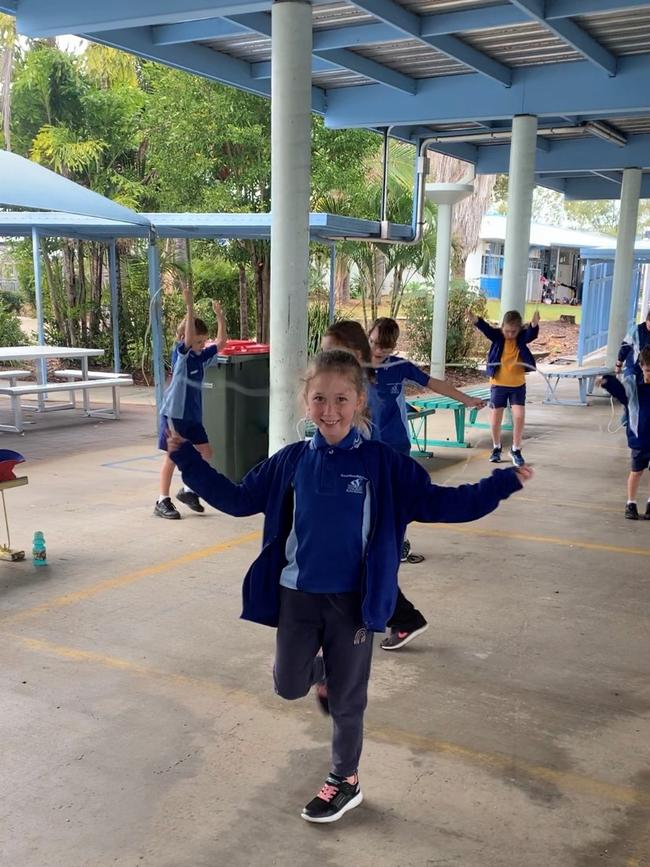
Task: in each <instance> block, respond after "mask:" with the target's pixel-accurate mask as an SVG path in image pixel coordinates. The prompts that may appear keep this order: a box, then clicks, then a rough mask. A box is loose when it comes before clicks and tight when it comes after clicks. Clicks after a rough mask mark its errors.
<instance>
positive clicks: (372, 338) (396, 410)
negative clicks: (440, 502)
mask: <svg viewBox="0 0 650 867" xmlns="http://www.w3.org/2000/svg"><path fill="white" fill-rule="evenodd" d="M368 340H369V343H370V351H371V353H372V361H373V365H374V367H375V382H374V385H373V386H372V389H373V390H374V391H375V392H376V395H377V397H376V400H377V404H378V406H379V408H380V411H379V415H378V418H377V419H376V423H377V425H378V426H379V439H380V440H381V441H382V442H384V443H388V445H389V446H392V447H393V448H394V449H396V450H397V451H398V452H401V454H404V455H410V453H411V437H410V436H409V430H408V421H407V406H406V396H405V393H404V387H405V385H406V383H407V382H414V383H416V384H417V385H422V386H425V387H426V388H430V389H431V391H435V392H437V393H438V394H444V395H445V396H446V397H452V398H454V399H455V400H459V401H460V402H461V403H464V404H465V406H468V407H471V408H475V407H479V408H480V407H482V406H485V403H484V401H482V400H481V399H480V398H477V397H471V396H470V395H468V394H465V393H464V392H462V391H459V390H458V389H457V388H454V387H453V385H449V384H448V383H446V382H445V381H444V380H442V379H435V378H434V377H432V376H429V374H428V373H425V372H424V371H423V370H421V369H420V368H419V367H417V366H416V365H415V364H413V363H412V362H411V361H407V360H406V359H404V358H400V357H399V356H398V355H393V352H394V351H395V347H396V346H397V341H398V340H399V325H398V324H397V322H396V321H395V320H394V319H390V318H389V317H387V316H382V317H380V318H379V319H375V321H374V322H373V323H372V325H371V326H370V329H369V331H368ZM410 552H411V543H410V542H409V540H408V539H404V544H403V547H402V557H401V560H402V562H403V563H404V562H409V559H411V560H412V561H413V562H420V561H421V560H422V559H424V558H422V557H420V556H418V555H413V554H411V553H410ZM388 627H389V630H390V632H389V635H388V637H387V638H386V639H385V640H384V641H382V643H381V649H382V650H401V648H403V647H406V645H407V644H409V643H410V642H411V641H413V639H414V638H417V636H418V635H421V634H422V633H423V632H424V631H425V630H426V629H428V628H429V624H428V623H427V620H426V618H425V616H424V614H422V612H421V611H419V610H418V609H417V608H416V607H415V605H413V603H412V602H411V601H410V600H409V599H407V598H406V596H404V594H403V593H402V591H401V590H399V592H398V596H397V604H396V606H395V613H394V614H393V616H392V618H391V619H390V621H389V623H388Z"/></svg>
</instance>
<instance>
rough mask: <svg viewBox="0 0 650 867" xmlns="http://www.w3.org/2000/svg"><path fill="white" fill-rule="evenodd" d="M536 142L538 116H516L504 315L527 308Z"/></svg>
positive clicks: (512, 151) (510, 183) (502, 310)
mask: <svg viewBox="0 0 650 867" xmlns="http://www.w3.org/2000/svg"><path fill="white" fill-rule="evenodd" d="M536 146H537V118H536V117H533V116H532V115H528V114H524V115H517V116H516V117H513V119H512V141H511V144H510V167H509V170H508V172H509V177H508V215H507V218H506V242H505V248H504V260H503V281H502V286H501V315H503V314H504V313H506V312H507V311H508V310H518V311H519V312H520V313H521V314H522V316H523V315H524V312H525V309H526V278H527V275H528V258H529V248H530V218H531V215H532V210H533V189H534V187H535V150H536Z"/></svg>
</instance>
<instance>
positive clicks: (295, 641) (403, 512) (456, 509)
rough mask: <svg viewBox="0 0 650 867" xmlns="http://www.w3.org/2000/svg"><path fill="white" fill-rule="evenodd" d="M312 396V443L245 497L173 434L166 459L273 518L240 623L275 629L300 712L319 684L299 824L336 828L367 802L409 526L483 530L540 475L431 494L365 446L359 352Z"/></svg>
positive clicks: (245, 483) (248, 509) (248, 480)
mask: <svg viewBox="0 0 650 867" xmlns="http://www.w3.org/2000/svg"><path fill="white" fill-rule="evenodd" d="M303 396H304V400H305V406H306V412H307V415H308V416H309V417H310V418H311V420H312V421H313V422H314V424H315V425H316V427H317V428H318V431H317V433H316V434H315V436H314V437H313V439H311V440H310V441H308V442H298V443H293V444H292V445H288V446H286V447H285V448H283V449H281V450H280V451H279V452H277V453H276V454H274V455H273V456H272V457H270V458H269V459H268V460H266V461H263V462H262V463H261V464H259V465H258V466H257V467H255V469H253V470H251V471H250V472H249V473H248V474H247V475H246V476H245V477H244V479H243V480H242V482H241V484H239V485H237V484H235V483H233V482H231V481H230V480H229V479H227V478H226V477H225V476H223V475H221V474H220V473H218V472H217V471H216V470H214V469H212V468H211V467H210V466H209V465H208V464H206V462H205V461H204V460H203V458H202V457H201V455H200V454H199V453H198V452H197V450H196V449H195V448H194V447H193V446H192V444H191V443H188V442H186V441H185V440H184V439H183V437H181V436H180V435H179V434H177V433H170V435H169V437H168V447H169V453H170V456H171V458H172V460H173V461H174V462H175V463H176V465H177V466H178V467H179V468H180V470H181V471H182V473H183V480H184V481H185V483H186V484H189V485H190V486H191V488H192V490H195V491H196V492H197V493H198V494H199V495H200V496H201V497H203V499H204V500H205V501H206V502H208V503H209V504H210V505H212V506H214V507H215V508H217V509H221V510H222V511H224V512H226V513H228V514H230V515H235V516H246V515H254V514H256V513H258V512H263V513H264V516H265V518H264V534H263V535H264V538H263V548H262V552H261V553H260V555H259V557H258V558H257V559H256V560H255V562H254V563H253V565H252V566H251V567H250V569H249V571H248V574H247V575H246V578H245V579H244V587H243V613H242V617H243V618H244V619H246V620H252V621H254V622H256V623H262V624H266V625H268V626H273V627H277V638H276V658H275V666H274V684H275V690H276V692H277V694H278V695H280V696H282V697H283V698H286V699H289V700H294V699H298V698H301V697H302V696H305V695H306V694H307V693H308V692H309V690H310V689H311V687H312V686H314V685H317V698H318V700H319V704H320V705H321V707H322V708H323V709H324V710H325V711H326V712H328V713H329V714H330V715H331V717H332V725H333V734H332V761H331V770H330V773H329V774H328V776H327V778H326V780H325V783H324V785H323V786H322V788H321V789H320V791H319V792H318V794H317V795H316V797H315V798H313V799H312V800H311V801H309V803H308V804H307V805H306V806H305V807H304V809H303V811H302V813H301V815H302V817H303V819H306V820H307V821H308V822H335V821H337V820H338V819H340V818H341V816H343V815H344V813H346V812H347V811H348V810H351V809H353V808H354V807H356V806H357V805H358V804H360V803H361V801H362V799H363V796H362V793H361V786H360V784H359V776H358V768H359V759H360V756H361V748H362V740H363V715H364V711H365V707H366V700H367V687H368V679H369V676H370V661H371V655H372V633H373V632H383V631H384V629H385V627H386V621H387V620H388V618H389V617H390V616H391V614H392V613H393V609H394V607H395V598H396V595H397V578H396V576H397V570H398V567H399V561H400V548H401V544H402V540H403V538H404V531H405V529H406V526H407V524H408V523H410V522H411V521H429V522H436V521H452V522H460V521H474V520H476V519H478V518H480V517H482V516H483V515H486V514H488V513H489V512H491V511H493V510H494V509H496V507H497V505H498V504H499V502H500V501H501V500H503V499H505V498H506V497H508V496H510V494H512V493H514V492H515V491H517V490H519V489H520V488H521V486H522V483H523V482H524V481H526V480H527V479H529V478H530V477H531V475H532V471H531V470H529V469H528V468H524V469H519V470H516V469H514V468H509V469H507V470H501V471H499V470H497V471H495V472H494V473H493V474H492V476H491V477H490V478H487V479H483V480H482V481H481V482H479V483H478V484H474V485H462V486H461V487H459V488H446V487H440V486H437V485H433V484H432V483H431V481H430V479H429V475H428V473H427V472H426V471H425V470H424V469H423V468H422V467H420V466H419V465H418V464H417V463H416V462H415V461H413V460H410V459H409V458H407V457H405V456H404V455H400V454H398V453H397V452H396V451H395V450H394V449H392V448H390V447H389V446H386V445H385V444H384V443H381V442H377V441H373V440H369V439H365V438H364V437H363V436H362V435H361V433H360V430H359V427H357V425H361V426H362V427H363V411H364V407H365V403H366V397H365V378H364V374H363V370H362V369H361V366H360V365H359V363H358V361H357V360H356V358H355V357H354V356H353V355H352V354H351V353H350V352H342V351H340V350H333V351H331V352H323V353H321V354H320V355H318V356H316V358H315V359H314V360H313V362H312V363H311V365H310V367H309V370H308V371H307V374H306V376H305V379H304V391H303ZM334 540H335V547H333V542H334Z"/></svg>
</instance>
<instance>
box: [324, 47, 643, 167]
mask: <svg viewBox="0 0 650 867" xmlns="http://www.w3.org/2000/svg"><path fill="white" fill-rule="evenodd" d="M648 81H650V55H648V54H639V55H630V56H626V57H621V58H619V62H618V72H617V74H616V76H615V77H613V78H609V77H606V76H603V75H601V74H600V73H599V72H598V70H596V69H594V67H593V65H592V64H590V63H588V62H586V61H574V62H567V63H550V64H547V65H545V66H542V65H540V66H525V67H518V68H516V69H513V78H512V87H510V88H505V87H494V84H493V82H490V81H488V80H487V79H486V78H484V77H483V76H480V75H449V76H444V77H439V78H427V79H421V80H420V81H419V82H418V92H417V93H416V94H415V95H414V96H410V95H406V94H405V95H403V96H401V97H400V98H399V99H396V98H395V97H394V95H392V94H391V92H390V91H388V90H387V89H386V88H385V87H382V86H380V85H374V86H373V85H368V86H366V87H343V88H338V89H331V90H329V91H328V93H327V103H328V107H327V117H326V121H327V124H328V125H329V126H331V127H341V128H345V127H367V126H370V127H374V126H386V125H387V124H399V125H400V126H422V125H424V126H426V125H427V124H439V123H461V124H463V123H466V122H467V121H480V120H496V119H503V120H510V119H512V117H514V115H517V114H534V115H537V116H539V117H545V116H546V117H558V116H559V115H580V116H588V115H590V114H593V115H598V116H599V117H604V118H610V119H613V118H614V116H615V115H617V114H618V115H624V114H625V113H626V112H635V111H642V112H645V113H648V114H650V87H648ZM609 147H610V149H611V150H612V151H614V150H619V149H618V148H612V147H611V145H610V146H609ZM621 150H622V149H621Z"/></svg>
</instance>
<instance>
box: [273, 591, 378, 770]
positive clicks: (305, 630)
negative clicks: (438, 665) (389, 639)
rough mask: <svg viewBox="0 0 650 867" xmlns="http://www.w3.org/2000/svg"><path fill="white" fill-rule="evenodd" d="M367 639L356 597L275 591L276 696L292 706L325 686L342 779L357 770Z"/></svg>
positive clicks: (367, 670) (369, 650) (334, 763)
mask: <svg viewBox="0 0 650 867" xmlns="http://www.w3.org/2000/svg"><path fill="white" fill-rule="evenodd" d="M372 637H373V633H372V632H368V631H367V630H366V629H365V627H364V626H363V623H362V621H361V597H360V595H359V594H358V593H304V592H303V591H302V590H290V589H289V588H286V587H281V588H280V622H279V624H278V631H277V641H276V655H275V666H274V668H273V680H274V684H275V691H276V692H277V694H278V695H279V696H281V697H282V698H286V699H289V700H290V701H292V700H294V699H297V698H302V697H303V696H305V695H307V693H308V692H309V690H310V689H311V687H312V686H313V685H314V684H315V683H318V682H320V681H322V680H326V682H327V694H328V699H329V706H330V714H331V717H332V724H333V732H332V768H331V770H332V772H333V773H334V774H338V775H339V776H342V777H347V776H350V775H351V774H354V773H355V772H356V771H357V768H358V767H359V759H360V757H361V748H362V745H363V714H364V711H365V709H366V704H367V701H368V679H369V678H370V663H371V659H372ZM321 649H322V652H323V655H322V656H320V655H319V651H320V650H321Z"/></svg>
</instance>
